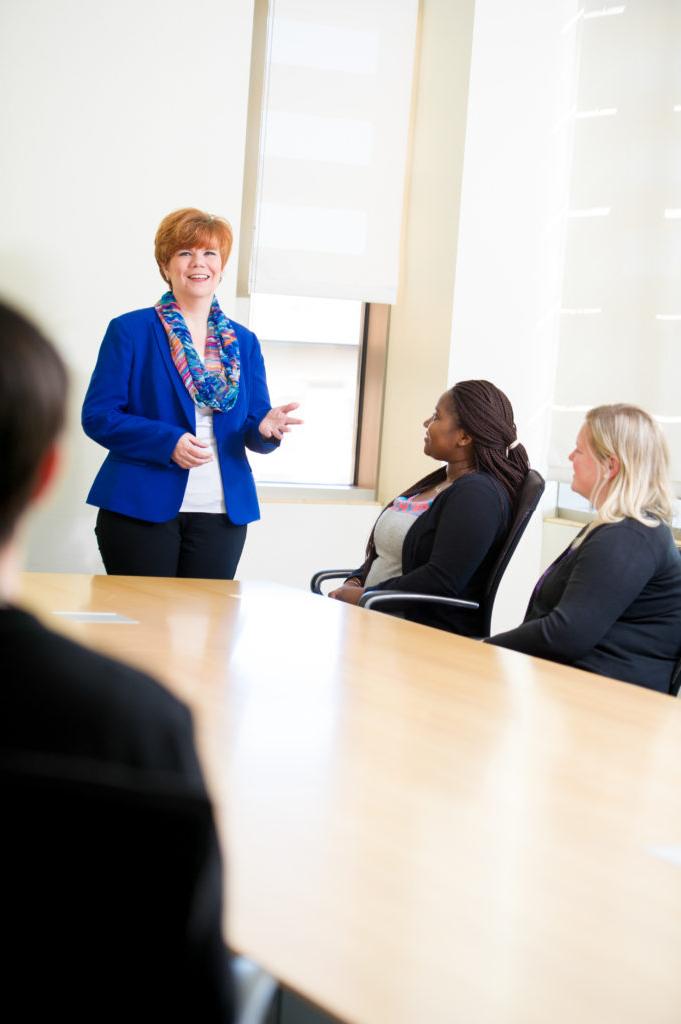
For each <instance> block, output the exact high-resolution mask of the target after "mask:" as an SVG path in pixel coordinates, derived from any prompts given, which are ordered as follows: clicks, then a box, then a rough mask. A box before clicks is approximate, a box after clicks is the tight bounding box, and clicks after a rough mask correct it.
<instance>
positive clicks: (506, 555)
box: [480, 469, 545, 636]
mask: <svg viewBox="0 0 681 1024" xmlns="http://www.w3.org/2000/svg"><path fill="white" fill-rule="evenodd" d="M544 487H545V482H544V478H543V476H542V475H541V473H538V472H537V471H536V469H530V470H528V473H527V476H526V477H525V482H524V483H523V485H522V487H521V488H520V494H519V495H518V503H517V505H516V511H515V516H514V517H513V522H512V523H511V526H510V529H509V531H508V534H507V536H506V540H505V541H504V544H503V546H502V548H501V551H500V552H499V554H498V555H497V560H496V562H495V563H494V565H493V566H492V570H491V572H490V574H489V576H488V577H487V585H486V587H485V592H484V594H483V595H482V599H481V601H480V611H481V613H482V623H483V627H484V632H483V634H482V635H483V636H489V635H490V632H491V628H492V609H493V608H494V599H495V597H496V596H497V590H498V589H499V584H500V583H501V579H502V576H503V575H504V573H505V572H506V567H507V566H508V563H509V562H510V561H511V557H512V555H513V552H514V551H515V549H516V548H517V546H518V542H519V541H520V538H521V537H522V535H523V533H524V532H525V527H526V526H527V524H528V523H529V521H530V519H531V517H532V513H533V512H534V510H535V509H536V507H537V505H538V504H539V499H540V498H541V496H542V494H543V493H544Z"/></svg>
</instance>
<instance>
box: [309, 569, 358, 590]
mask: <svg viewBox="0 0 681 1024" xmlns="http://www.w3.org/2000/svg"><path fill="white" fill-rule="evenodd" d="M353 572H354V569H322V570H321V571H320V572H316V573H315V574H314V576H313V577H312V579H311V580H310V590H311V591H312V593H313V594H321V592H322V588H321V584H322V583H323V582H324V580H340V579H345V578H346V577H348V576H352V574H353Z"/></svg>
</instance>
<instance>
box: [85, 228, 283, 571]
mask: <svg viewBox="0 0 681 1024" xmlns="http://www.w3.org/2000/svg"><path fill="white" fill-rule="evenodd" d="M155 244H156V262H157V263H158V268H159V270H160V273H161V277H162V278H163V280H164V281H165V282H166V284H167V285H168V290H167V291H166V292H165V293H164V294H163V295H162V296H161V298H160V299H159V301H158V302H157V303H156V305H155V306H151V307H149V308H148V309H138V310H136V311H135V312H132V313H126V314H124V315H123V316H119V317H117V318H116V319H115V320H112V321H111V323H110V324H109V327H108V330H107V332H106V335H105V336H104V340H103V342H102V345H101V348H100V351H99V357H98V359H97V365H96V366H95V370H94V373H93V375H92V379H91V381H90V386H89V388H88V391H87V394H86V396H85V402H84V405H83V415H82V422H83V429H84V430H85V433H86V434H87V435H88V436H89V437H91V438H92V439H93V440H94V441H97V442H98V443H99V444H101V445H102V446H103V447H104V448H108V450H109V454H108V456H107V457H106V459H105V461H104V464H103V465H102V467H101V469H100V470H99V473H98V474H97V477H96V478H95V481H94V483H93V485H92V488H91V490H90V493H89V494H88V497H87V501H88V503H89V504H91V505H96V506H97V507H98V508H99V513H98V515H97V526H96V531H95V532H96V535H97V541H98V544H99V550H100V553H101V555H102V560H103V562H104V566H105V568H106V571H107V572H108V573H114V574H122V575H131V576H140V575H141V576H185V577H186V576H189V577H197V578H206V579H232V578H233V577H234V574H235V572H236V567H237V564H238V562H239V558H240V556H241V552H242V550H243V546H244V542H245V539H246V525H247V523H249V522H252V521H253V520H254V519H258V518H259V511H258V500H257V496H256V491H255V484H254V482H253V474H252V472H251V468H250V466H249V464H248V459H247V457H246V451H245V449H246V448H250V449H251V450H252V451H254V452H261V453H266V452H271V451H273V450H274V449H275V448H276V447H277V445H278V444H279V442H280V441H281V439H282V437H283V435H284V434H285V433H286V432H287V431H288V430H289V429H290V427H291V425H292V424H294V423H300V422H301V421H300V420H298V419H293V418H292V417H291V416H290V415H289V414H290V413H291V412H292V410H293V409H295V408H297V405H296V403H290V404H289V405H283V406H279V407H278V408H276V409H272V408H271V406H270V399H269V393H268V390H267V381H266V378H265V364H264V362H263V358H262V354H261V352H260V345H259V344H258V339H257V338H256V336H255V335H254V334H253V333H252V332H251V331H249V330H247V329H246V328H245V327H242V326H241V325H240V324H237V323H234V322H233V321H232V320H228V319H227V317H226V316H225V314H224V313H223V312H222V310H221V309H220V306H219V304H218V301H217V298H216V297H215V290H216V288H217V287H218V285H219V283H220V281H221V280H222V272H223V270H224V267H225V265H226V263H227V259H228V257H229V253H230V250H231V247H232V229H231V227H230V226H229V224H228V223H227V221H226V220H223V219H222V218H220V217H214V216H212V215H211V214H208V213H204V212H203V211H201V210H196V209H193V208H186V209H182V210H176V211H175V212H174V213H171V214H168V216H167V217H165V218H164V219H163V220H162V221H161V224H160V226H159V228H158V231H157V233H156V242H155Z"/></svg>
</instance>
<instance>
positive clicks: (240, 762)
mask: <svg viewBox="0 0 681 1024" xmlns="http://www.w3.org/2000/svg"><path fill="white" fill-rule="evenodd" d="M23 600H24V602H25V604H26V605H28V606H30V607H32V608H33V609H34V610H36V611H37V612H38V614H40V615H41V616H42V617H43V618H44V619H45V620H46V621H47V622H48V623H49V624H50V625H52V626H53V627H55V628H58V629H62V630H64V631H65V632H68V633H69V634H70V635H72V636H74V637H76V638H77V639H79V640H81V641H83V642H84V643H87V644H90V645H92V646H94V647H97V648H100V649H102V650H104V651H109V652H111V653H113V654H115V655H117V656H119V657H121V658H124V659H127V660H129V661H130V662H133V663H134V664H136V665H139V666H143V667H144V668H146V669H148V670H150V671H152V672H154V673H155V674H156V675H158V676H159V677H160V678H161V679H163V680H165V682H166V683H167V684H168V686H169V687H170V688H171V689H172V690H174V691H175V692H176V693H178V694H179V695H181V696H182V697H183V698H185V699H186V700H187V701H188V702H189V704H190V705H191V706H192V708H193V709H194V713H195V716H196V722H197V734H198V739H199V746H200V748H201V751H202V756H203V758H204V762H205V764H206V768H207V772H208V776H209V779H210V782H211V785H212V787H213V790H214V793H215V797H216V802H217V808H218V815H219V819H220V827H221V829H222V831H223V835H224V840H225V844H226V848H227V851H228V865H227V888H228V917H227V922H226V928H227V931H228V935H229V939H230V942H231V944H232V946H233V947H234V948H235V949H237V950H239V951H240V952H243V953H245V954H246V955H248V956H251V957H253V958H254V959H255V960H257V961H258V962H259V963H261V964H262V965H263V966H264V967H266V968H267V969H269V970H270V971H271V972H272V973H273V974H274V975H276V976H277V977H278V978H279V979H281V980H282V981H283V982H284V983H285V984H287V985H288V986H290V987H291V988H293V989H294V990H296V991H298V992H299V993H300V994H302V995H304V996H306V997H307V998H309V999H311V1000H312V1001H314V1002H316V1003H318V1004H319V1005H320V1006H321V1007H323V1008H325V1009H327V1010H328V1011H330V1012H331V1013H333V1014H335V1015H337V1016H338V1017H340V1018H341V1019H343V1020H346V1021H351V1022H361V1024H421V1022H424V1024H425V1022H427V1024H438V1022H441V1021H446V1022H465V1024H487V1022H490V1024H500V1022H503V1024H510V1022H513V1024H535V1022H536V1024H540V1022H541V1024H545V1022H548V1024H563V1022H565V1024H568V1022H569V1024H576V1022H579V1024H608V1022H613V1024H615V1022H616V1024H628V1022H632V1024H633V1022H636V1024H643V1022H645V1024H662V1022H665V1024H667V1022H668V1024H672V1022H674V1024H678V1022H679V1021H680V1020H681V700H677V701H675V700H673V699H672V698H669V697H663V696H660V695H657V694H654V693H650V692H648V691H645V690H643V689H640V688H637V687H634V686H626V685H624V684H619V683H614V682H612V681H608V680H605V679H601V678H599V677H596V676H592V675H588V674H585V673H582V672H578V671H575V670H572V669H568V668H564V667H561V666H555V665H551V664H548V663H546V662H542V661H539V660H536V659H533V658H529V657H526V656H524V655H520V654H516V653H514V652H511V651H503V650H499V649H496V648H493V647H488V646H485V645H482V644H477V643H474V642H473V641H470V640H464V639H462V638H459V637H454V636H450V635H448V634H446V633H443V632H438V631H436V630H430V629H427V628H425V627H422V626H417V625H414V624H411V623H407V622H403V621H400V620H395V619H392V618H390V617H389V616H386V615H382V614H380V613H377V612H370V611H365V610H362V609H358V608H354V607H348V606H346V605H341V604H337V603H336V602H333V601H329V600H325V599H323V598H320V597H316V596H313V595H312V594H308V593H305V592H302V591H297V590H292V589H287V588H284V587H281V586H276V585H264V584H239V583H225V582H214V581H194V580H172V581H171V580H159V579H145V578H141V579H135V578H131V577H109V578H107V577H103V576H68V575H48V574H30V573H29V574H26V575H25V577H24V581H23ZM55 611H61V612H89V613H92V612H98V613H105V615H104V617H103V619H101V620H99V621H98V620H97V619H91V620H86V621H80V622H79V621H74V620H73V619H70V618H67V617H64V616H56V615H54V614H53V613H54V612H55ZM112 613H113V614H118V615H120V616H125V617H128V618H129V619H132V620H134V622H127V623H126V622H119V621H116V620H115V619H114V618H113V617H112Z"/></svg>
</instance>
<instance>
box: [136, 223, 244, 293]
mask: <svg viewBox="0 0 681 1024" xmlns="http://www.w3.org/2000/svg"><path fill="white" fill-rule="evenodd" d="M232 238H233V236H232V227H231V225H230V224H229V222H228V221H226V220H225V219H224V217H214V216H213V214H212V213H204V211H203V210H196V209H194V207H192V206H186V207H184V208H183V209H182V210H175V211H174V212H173V213H169V214H168V216H167V217H164V218H163V220H162V221H161V223H160V224H159V226H158V231H157V232H156V238H155V239H154V253H155V256H156V262H157V263H158V269H159V270H160V271H161V277H162V278H163V280H164V281H166V283H168V279H167V277H166V274H165V267H166V265H167V264H168V261H169V260H170V259H171V257H172V256H174V255H175V253H176V252H179V250H180V249H192V248H194V247H195V246H201V245H205V246H207V247H208V246H211V247H212V246H214V247H215V248H216V249H217V250H218V251H219V253H220V258H221V260H222V265H223V267H224V265H225V263H226V262H227V260H228V259H229V254H230V252H231V250H232Z"/></svg>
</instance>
